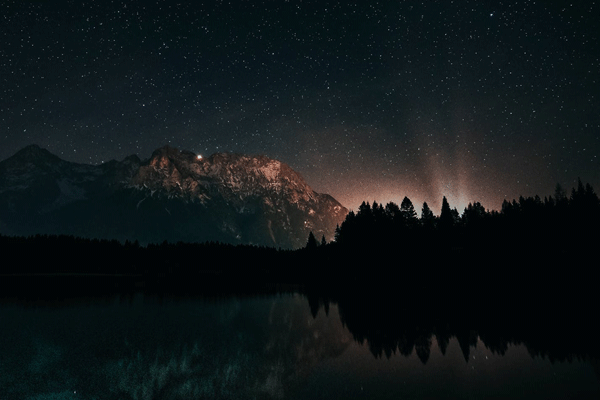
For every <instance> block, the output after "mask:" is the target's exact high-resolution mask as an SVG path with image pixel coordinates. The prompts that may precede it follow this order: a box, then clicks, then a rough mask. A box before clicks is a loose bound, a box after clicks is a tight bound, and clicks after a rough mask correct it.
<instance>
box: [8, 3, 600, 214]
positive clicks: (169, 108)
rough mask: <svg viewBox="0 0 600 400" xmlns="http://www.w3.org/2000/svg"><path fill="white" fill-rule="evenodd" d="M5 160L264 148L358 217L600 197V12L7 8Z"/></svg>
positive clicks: (318, 6) (569, 8)
mask: <svg viewBox="0 0 600 400" xmlns="http://www.w3.org/2000/svg"><path fill="white" fill-rule="evenodd" d="M0 10H1V12H0V15H1V17H0V40H1V44H0V159H4V158H6V157H9V156H10V155H12V154H13V153H15V152H16V151H17V150H18V149H20V148H21V147H24V146H26V145H28V144H31V143H36V144H39V145H40V146H42V147H45V148H47V149H48V150H50V151H52V152H53V153H55V154H57V155H59V156H61V157H62V158H64V159H66V160H70V161H76V162H84V163H100V162H103V161H107V160H109V159H112V158H115V159H122V158H124V157H126V156H127V155H129V154H132V153H136V154H138V155H139V156H140V157H142V158H147V157H149V156H150V154H151V152H152V151H153V150H154V149H156V148H157V147H160V146H162V145H164V144H170V145H172V146H175V147H178V148H181V149H188V150H192V151H196V152H198V153H201V154H203V155H209V154H211V153H214V152H217V151H229V152H241V153H250V154H265V155H267V156H269V157H273V158H277V159H279V160H281V161H283V162H286V163H288V164H289V165H290V166H291V167H292V168H294V169H296V170H297V171H298V172H300V173H301V174H302V175H303V176H304V177H305V178H306V180H307V182H308V183H309V184H310V185H311V186H312V187H313V188H314V189H315V190H317V191H320V192H327V193H330V194H332V195H333V196H334V197H335V198H337V199H338V200H339V201H341V202H342V204H344V205H346V206H347V207H350V208H356V207H357V206H358V205H359V204H360V202H361V201H362V200H369V201H373V200H376V201H378V202H383V203H386V202H388V201H395V202H397V203H400V202H401V200H402V198H403V197H404V196H408V197H409V198H411V199H412V200H413V202H414V203H415V206H416V208H417V209H418V210H420V208H421V207H420V205H421V203H422V202H423V201H427V202H428V203H429V204H430V205H431V206H432V208H433V209H434V211H435V212H438V213H439V207H440V204H441V197H442V195H446V196H448V199H449V200H450V204H451V206H452V207H458V208H459V210H462V208H463V207H464V206H465V205H466V204H467V203H468V202H469V201H480V202H481V203H482V204H483V205H484V206H485V207H487V208H493V209H498V208H499V207H500V204H501V202H502V200H503V199H504V198H508V199H513V198H515V197H518V196H519V195H524V196H529V195H535V194H539V195H541V196H542V197H543V196H544V195H548V194H552V193H553V191H554V186H555V185H556V183H557V182H560V183H561V184H562V185H563V186H565V187H567V188H570V187H571V186H573V185H575V183H576V181H577V178H578V177H581V179H582V180H583V181H584V182H589V183H591V184H592V185H593V186H594V187H595V188H596V190H597V191H598V190H599V189H600V159H599V157H598V154H599V152H600V112H599V111H600V98H599V97H600V45H599V37H598V36H599V35H598V33H597V32H600V29H599V23H598V21H599V20H600V18H599V17H600V5H598V4H597V3H596V2H591V1H586V2H583V1H581V2H573V3H572V4H570V3H569V2H560V1H553V2H546V1H538V2H533V1H525V2H520V1H511V2H497V1H493V2H492V1H448V0H443V1H425V2H412V1H404V2H401V1H382V2H374V1H364V2H358V3H355V4H351V3H350V2H343V3H338V2H329V1H302V2H301V1H267V2H264V4H261V2H258V1H246V2H243V1H236V2H225V1H218V2H217V1H215V2H205V3H203V4H202V3H200V2H182V4H180V5H176V4H175V3H173V2H168V1H158V2H154V3H151V2H147V1H144V2H121V1H113V2H108V1H89V2H85V3H84V2H79V1H77V2H75V1H52V2H50V1H23V0H18V1H3V2H1V4H0Z"/></svg>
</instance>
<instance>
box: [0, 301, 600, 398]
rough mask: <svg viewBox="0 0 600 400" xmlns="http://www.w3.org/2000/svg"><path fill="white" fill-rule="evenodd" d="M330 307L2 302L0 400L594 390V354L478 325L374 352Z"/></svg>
mask: <svg viewBox="0 0 600 400" xmlns="http://www.w3.org/2000/svg"><path fill="white" fill-rule="evenodd" d="M327 308H328V310H327V311H328V312H327V313H326V312H325V311H326V310H325V307H321V309H319V310H318V312H317V313H316V317H314V316H313V315H314V314H315V311H316V310H315V307H314V304H313V308H312V311H311V307H310V306H309V302H308V299H307V298H306V297H305V296H303V295H300V294H293V293H287V294H281V295H273V294H270V295H262V296H261V295H258V296H257V295H253V296H231V295H228V296H223V297H221V298H215V297H212V298H203V297H199V296H194V297H188V298H182V297H179V298H173V297H161V296H157V295H144V294H130V295H111V296H94V297H86V298H84V297H81V298H75V299H70V300H68V301H54V302H50V303H48V302H47V301H44V302H10V301H9V302H6V301H5V302H2V303H0V327H1V329H0V399H3V400H5V399H6V400H8V399H19V400H34V399H35V400H50V399H52V400H59V399H60V400H67V399H144V400H146V399H147V400H150V399H271V398H275V399H421V398H432V399H433V398H464V399H480V398H481V399H488V398H499V399H502V398H520V399H535V398H539V399H550V398H555V399H564V398H600V397H599V394H600V378H599V369H598V364H597V363H596V362H595V361H594V360H593V359H589V358H586V357H574V358H571V360H570V361H567V360H565V361H556V360H554V361H553V362H552V361H550V358H549V357H546V356H544V357H542V356H532V355H531V354H530V350H529V347H527V346H526V345H525V344H519V345H513V344H510V342H509V343H505V346H500V350H499V349H498V348H495V349H490V348H487V347H486V345H485V344H484V342H485V340H483V341H482V339H481V337H480V336H478V334H476V333H474V332H472V331H467V333H466V335H467V337H468V339H464V338H463V339H461V337H457V336H453V335H449V336H445V337H443V338H442V337H441V336H440V335H439V334H438V335H437V336H436V335H435V334H432V333H431V332H423V334H422V336H418V335H417V336H415V335H413V336H411V335H405V336H402V335H399V336H398V338H396V339H394V340H396V341H395V342H394V343H395V344H394V348H387V349H382V348H377V345H376V344H374V343H369V340H368V339H364V334H360V335H356V334H355V333H353V332H351V331H349V330H348V328H346V326H349V325H347V324H344V323H343V322H342V320H341V317H340V309H339V308H338V306H337V305H336V304H335V303H332V304H330V305H329V306H328V307H327ZM342 318H343V315H342ZM365 329H366V331H367V332H368V329H369V328H368V326H367V327H366V328H365ZM411 329H412V328H411ZM409 330H410V329H409ZM410 331H411V332H412V331H414V330H410ZM372 334H373V335H375V336H376V337H384V338H385V337H386V332H373V333H372ZM377 335H378V336H377ZM357 336H358V337H357ZM367 336H368V335H367ZM355 337H357V339H358V340H355ZM361 339H362V340H361ZM582 340H586V341H595V340H597V339H596V338H595V337H582ZM361 342H362V343H361ZM386 353H387V354H386ZM402 353H404V354H402ZM501 353H504V354H501Z"/></svg>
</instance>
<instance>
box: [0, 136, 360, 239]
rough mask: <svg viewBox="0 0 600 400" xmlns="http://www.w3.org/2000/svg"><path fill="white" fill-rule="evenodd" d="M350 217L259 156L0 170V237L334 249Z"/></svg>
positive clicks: (37, 164) (10, 162) (24, 162)
mask: <svg viewBox="0 0 600 400" xmlns="http://www.w3.org/2000/svg"><path fill="white" fill-rule="evenodd" d="M347 212H348V210H347V209H346V208H345V207H343V206H342V205H341V204H340V203H339V202H337V201H336V200H335V199H334V198H333V197H331V196H329V195H327V194H321V193H317V192H315V191H314V190H312V189H311V188H310V186H309V185H308V184H307V183H306V182H305V180H304V179H303V178H302V177H301V176H300V175H299V174H298V173H297V172H295V171H294V170H293V169H292V168H290V167H289V166H288V165H286V164H285V163H282V162H280V161H277V160H274V159H271V158H268V157H265V156H250V155H243V154H231V153H216V154H213V155H211V156H210V157H207V158H202V157H200V156H198V155H197V154H195V153H193V152H190V151H185V150H178V149H175V148H172V147H169V146H164V147H161V148H159V149H157V150H155V151H154V152H153V153H152V156H151V157H150V158H149V159H148V160H141V159H140V158H139V157H138V156H136V155H132V156H129V157H127V158H125V159H123V160H122V161H115V160H113V161H109V162H106V163H103V164H100V165H87V164H78V163H73V162H69V161H65V160H62V159H61V158H59V157H58V156H56V155H54V154H52V153H50V152H49V151H47V150H45V149H42V148H40V147H39V146H37V145H30V146H27V147H25V148H23V149H21V150H20V151H18V152H17V153H16V154H14V155H13V156H12V157H10V158H8V159H6V160H4V161H1V162H0V233H1V234H8V235H23V236H29V235H34V234H68V235H74V236H81V237H87V238H101V239H117V240H121V241H123V240H130V241H134V240H137V241H139V242H141V243H157V242H162V241H165V240H166V241H170V242H177V241H184V242H206V241H215V242H217V241H218V242H224V243H232V244H254V245H262V246H270V247H278V248H298V247H302V246H304V245H305V244H306V241H307V237H308V235H309V232H311V231H312V232H313V234H314V235H315V236H316V237H317V238H321V237H322V236H324V237H325V238H326V240H328V241H330V240H332V239H333V236H334V233H335V228H336V225H337V224H340V223H341V222H342V221H343V219H344V218H345V216H346V214H347Z"/></svg>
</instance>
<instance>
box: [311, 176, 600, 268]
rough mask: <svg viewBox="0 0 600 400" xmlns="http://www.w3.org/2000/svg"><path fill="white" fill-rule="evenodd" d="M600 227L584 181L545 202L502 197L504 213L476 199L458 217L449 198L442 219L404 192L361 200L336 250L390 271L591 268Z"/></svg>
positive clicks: (599, 210)
mask: <svg viewBox="0 0 600 400" xmlns="http://www.w3.org/2000/svg"><path fill="white" fill-rule="evenodd" d="M598 226H600V201H599V199H598V196H597V194H596V193H595V191H594V189H593V188H592V186H591V185H590V184H586V185H584V184H583V183H582V182H581V180H580V181H579V183H578V186H577V188H573V189H572V190H571V193H570V196H567V194H566V192H565V191H564V190H563V189H562V188H561V187H560V186H557V189H556V191H555V195H554V196H548V197H545V198H544V199H541V198H540V197H539V196H534V197H522V196H521V197H519V199H518V200H513V201H510V202H509V201H507V200H505V201H504V202H503V204H502V208H501V210H500V211H495V210H492V211H490V210H486V209H485V208H484V206H483V205H481V204H480V203H478V202H476V203H471V204H469V205H468V207H466V208H465V209H464V211H463V212H462V214H459V212H458V211H457V210H456V209H451V208H450V205H449V203H448V201H447V199H446V198H445V197H444V198H443V201H442V209H441V212H440V214H439V216H435V215H434V214H433V212H432V211H431V209H430V208H429V206H428V205H427V203H424V204H423V206H422V209H421V215H420V217H419V216H418V215H417V213H416V210H415V207H414V205H413V203H412V202H411V201H410V199H408V198H407V197H405V198H404V200H403V201H402V202H401V204H400V205H397V204H395V203H393V202H390V203H388V204H386V205H385V206H384V205H383V204H378V203H376V202H375V203H373V204H372V205H370V204H369V203H365V202H363V203H362V204H361V206H360V207H359V209H358V211H357V212H352V211H351V212H350V213H349V214H348V215H347V217H346V219H345V220H344V221H343V223H342V224H341V225H340V226H339V227H338V228H337V230H336V239H335V243H334V246H333V247H335V248H336V249H335V253H337V256H340V255H348V257H342V258H341V259H340V260H344V262H351V260H354V263H365V264H369V263H371V264H373V263H374V262H384V263H385V264H386V265H387V266H389V267H391V268H398V267H399V266H401V265H406V264H407V263H413V264H414V266H415V267H417V268H418V266H419V265H423V264H428V265H433V266H436V265H437V266H439V265H440V263H448V262H462V263H463V264H468V265H473V264H479V265H480V266H481V267H485V266H486V265H494V266H498V265H500V264H503V265H504V266H505V267H506V268H510V267H511V266H519V267H521V266H524V265H528V266H534V265H535V264H540V263H545V262H547V263H551V264H552V265H557V263H570V264H572V263H576V262H585V261H586V260H589V262H590V263H591V262H592V260H594V263H592V265H590V267H594V268H595V265H596V264H597V255H596V253H595V252H594V248H595V246H596V245H597V243H598V239H599V238H600V235H599V232H600V230H599V229H598ZM309 247H310V246H309ZM312 247H313V248H314V247H318V246H314V245H313V246H312ZM322 253H324V255H325V253H327V252H326V251H325V250H324V249H323V250H322ZM447 267H448V268H452V269H455V268H456V266H455V265H448V266H447ZM373 269H378V266H377V265H372V267H370V268H369V270H371V271H372V270H373Z"/></svg>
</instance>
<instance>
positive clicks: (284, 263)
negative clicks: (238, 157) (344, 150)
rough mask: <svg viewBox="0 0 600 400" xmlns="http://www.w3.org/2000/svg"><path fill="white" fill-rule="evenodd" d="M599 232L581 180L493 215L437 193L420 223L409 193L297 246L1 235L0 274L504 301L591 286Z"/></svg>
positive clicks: (599, 215)
mask: <svg viewBox="0 0 600 400" xmlns="http://www.w3.org/2000/svg"><path fill="white" fill-rule="evenodd" d="M598 226H600V201H599V199H598V196H597V194H596V193H595V191H594V189H593V188H592V186H591V185H590V184H585V185H584V184H583V183H582V182H581V180H579V182H578V185H577V187H576V188H573V189H572V190H571V193H570V195H569V196H568V195H567V194H566V192H565V191H564V190H563V189H562V188H561V187H560V185H557V188H556V190H555V194H554V196H548V197H545V198H544V199H543V200H542V199H541V198H540V197H539V196H535V197H527V198H524V197H520V198H519V199H518V200H513V201H510V202H509V201H506V200H505V201H504V202H503V204H502V207H501V209H500V210H499V211H489V210H486V209H485V208H484V207H483V206H482V205H481V204H480V203H478V202H476V203H472V204H469V205H468V206H467V207H466V208H465V209H464V211H463V213H462V214H459V212H458V211H457V210H456V209H451V208H450V206H449V204H448V201H447V199H446V198H445V197H444V198H443V201H442V208H441V211H440V214H439V216H435V215H434V214H433V212H432V210H431V209H430V208H429V206H428V205H427V203H424V204H423V205H422V207H421V215H420V217H419V216H418V215H417V212H416V210H415V207H414V205H413V204H412V202H411V201H410V199H408V198H407V197H405V198H404V199H403V200H402V202H401V204H400V205H397V204H395V203H393V202H390V203H388V204H386V205H383V204H378V203H376V202H374V203H373V204H369V203H366V202H363V203H362V204H361V206H360V207H359V208H358V210H357V211H356V212H354V211H351V212H349V214H348V215H347V216H346V219H345V220H344V221H343V222H342V224H341V225H339V226H338V227H337V229H336V237H335V240H334V241H332V242H330V243H326V241H325V238H324V237H323V238H321V240H317V238H315V236H314V235H313V234H312V232H311V233H310V234H309V235H308V238H307V244H306V246H305V247H304V248H301V249H296V250H283V249H275V248H270V247H261V246H252V245H237V246H236V245H230V244H224V243H218V242H209V243H184V242H177V243H169V242H163V243H158V244H148V245H146V246H142V245H140V244H139V243H138V242H129V241H126V242H124V243H121V242H119V241H116V240H112V241H111V240H95V239H83V238H78V237H73V236H64V235H61V236H52V235H36V236H31V237H11V236H0V247H1V249H2V253H3V255H4V257H3V258H4V260H5V262H4V263H3V267H2V271H1V272H0V274H2V275H10V276H13V277H14V278H15V279H16V278H17V277H22V278H27V279H29V280H31V276H29V277H28V275H31V274H33V275H40V274H44V275H45V276H48V275H49V274H50V275H54V276H57V274H63V275H70V276H73V275H75V274H76V275H88V276H92V275H93V276H96V277H102V276H104V277H112V278H113V280H115V279H120V280H122V281H123V280H127V279H128V280H130V281H131V282H134V281H135V282H140V281H143V284H144V285H155V286H164V287H168V286H169V285H170V286H171V287H173V288H174V289H177V288H181V287H190V288H192V289H193V288H194V287H197V286H201V284H202V283H203V282H210V281H221V282H223V283H227V282H233V281H242V282H244V283H250V282H280V283H298V284H308V285H313V286H315V285H316V286H323V287H332V286H336V285H351V286H353V285H355V286H359V287H360V288H361V290H368V289H369V288H372V289H374V290H376V289H375V288H377V287H381V286H386V287H387V286H390V287H394V288H398V289H401V290H402V291H408V292H416V293H436V294H440V293H452V295H453V296H454V297H456V296H461V295H465V294H467V293H469V294H471V295H479V296H484V297H491V296H492V295H501V296H506V290H507V288H510V292H511V296H513V297H519V296H522V295H525V294H528V293H529V292H531V290H534V289H535V291H536V292H538V293H542V294H543V293H546V292H555V291H557V290H561V291H563V292H565V291H566V292H569V293H571V292H572V293H576V294H580V293H581V292H582V291H584V292H585V291H590V290H593V289H595V288H596V285H597V282H598V277H599V273H598V267H597V255H596V253H595V252H594V250H595V247H596V246H597V244H598V242H599V241H598V239H600V231H599V229H598ZM9 260H15V261H9ZM4 280H5V281H6V279H4Z"/></svg>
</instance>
